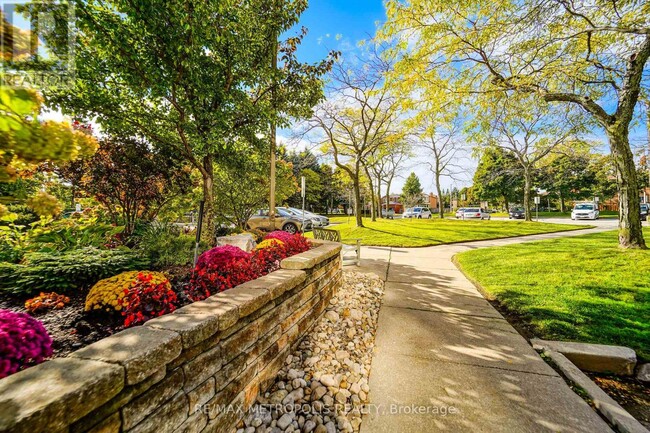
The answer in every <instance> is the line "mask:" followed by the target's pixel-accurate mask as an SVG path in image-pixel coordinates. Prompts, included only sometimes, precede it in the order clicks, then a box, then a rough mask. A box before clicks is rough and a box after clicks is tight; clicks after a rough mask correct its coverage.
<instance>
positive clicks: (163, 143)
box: [32, 0, 332, 239]
mask: <svg viewBox="0 0 650 433" xmlns="http://www.w3.org/2000/svg"><path fill="white" fill-rule="evenodd" d="M185 6H187V7H185ZM189 6H190V5H181V4H178V3H174V2H168V1H163V0H154V1H151V2H148V3H147V4H146V7H143V5H142V4H139V3H131V2H121V1H107V2H76V7H77V8H78V13H77V14H76V17H77V21H76V23H75V24H76V29H77V31H78V37H77V38H76V41H77V45H76V46H75V50H74V53H75V56H74V61H75V67H76V74H75V75H76V78H77V80H76V82H75V83H74V85H73V88H72V89H70V88H69V87H68V86H62V87H59V88H48V89H47V92H46V96H47V98H48V102H50V103H52V104H53V105H56V106H59V107H62V108H63V109H64V110H65V111H71V112H74V113H76V114H77V115H81V116H84V117H87V118H97V120H98V122H99V123H101V125H102V129H103V130H104V131H106V132H107V133H109V134H114V135H116V136H139V137H143V138H144V139H146V140H147V142H148V143H149V144H151V145H153V146H155V147H157V148H161V149H165V150H166V151H168V152H170V153H172V154H176V155H180V156H182V157H183V158H185V160H186V161H187V162H188V163H190V164H192V166H193V167H194V168H195V169H196V170H198V171H199V172H200V173H201V177H202V180H203V184H202V187H203V194H204V199H205V200H206V204H205V213H206V216H207V218H206V226H205V227H204V234H205V237H206V239H211V238H213V235H214V233H213V232H214V227H213V220H212V216H213V210H214V208H215V206H214V199H213V194H212V191H211V188H212V183H213V182H212V179H213V166H214V165H215V164H219V165H228V163H229V160H230V157H231V155H232V154H233V153H234V152H233V150H234V149H233V147H236V145H233V143H235V142H236V141H237V140H236V138H237V137H245V138H248V139H251V138H253V137H254V136H255V133H257V132H262V131H268V125H269V122H271V121H273V122H274V123H275V124H277V125H280V126H286V125H288V123H289V121H290V119H292V118H300V117H305V116H308V115H309V114H310V112H311V108H312V107H313V106H314V105H315V104H316V103H318V102H319V101H320V100H321V99H322V98H323V90H322V82H321V77H322V75H323V74H324V73H325V72H326V71H327V70H328V69H329V68H330V67H331V62H332V59H327V60H324V61H322V62H318V63H316V64H306V63H302V62H300V61H298V59H297V56H296V54H297V49H298V47H299V45H300V43H301V41H302V38H303V37H304V33H300V34H298V35H292V36H289V37H288V38H286V39H285V40H280V41H279V42H278V37H279V36H281V35H285V34H286V33H288V32H290V29H292V28H293V27H294V26H295V24H296V23H297V22H298V20H299V17H300V14H301V13H302V12H303V11H304V10H305V8H306V7H307V3H306V2H305V1H293V0H280V1H277V2H273V3H272V4H270V3H269V2H268V1H267V0H252V1H248V2H246V3H245V4H241V5H240V4H238V3H233V2H229V1H227V2H223V1H207V2H198V3H194V4H192V5H191V7H189ZM33 8H34V9H43V8H46V9H49V10H50V11H51V12H52V14H53V15H54V16H55V17H56V18H58V19H60V20H61V21H64V22H66V23H67V21H66V19H67V16H61V15H60V14H59V15H57V14H56V8H54V7H52V5H51V3H49V2H39V3H38V4H37V5H34V6H33ZM35 12H37V11H33V12H32V13H35ZM60 28H61V29H67V26H64V25H62V26H60ZM57 30H59V27H57V28H55V29H54V31H55V33H52V34H45V35H44V37H45V39H46V40H47V42H48V45H49V46H50V47H52V48H53V50H54V51H55V52H65V51H67V50H68V46H67V38H65V37H63V35H61V34H59V33H57ZM61 31H63V30H61ZM134 47H146V49H134ZM273 59H277V66H276V65H274V63H275V62H274V61H272V60H273ZM107 83H110V85H107ZM251 141H252V140H251ZM255 144H256V145H257V146H259V147H265V148H268V142H263V141H261V140H258V141H256V142H255Z"/></svg>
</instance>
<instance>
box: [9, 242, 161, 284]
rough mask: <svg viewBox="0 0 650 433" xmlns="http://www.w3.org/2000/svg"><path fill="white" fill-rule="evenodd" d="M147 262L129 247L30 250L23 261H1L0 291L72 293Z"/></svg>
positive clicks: (140, 267) (141, 267)
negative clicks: (55, 251)
mask: <svg viewBox="0 0 650 433" xmlns="http://www.w3.org/2000/svg"><path fill="white" fill-rule="evenodd" d="M148 264H149V262H148V260H146V259H144V258H142V257H141V256H140V254H138V253H137V252H135V251H132V250H130V249H128V248H116V249H112V250H100V249H98V248H93V247H87V248H80V249H77V250H73V251H65V252H60V253H27V254H25V257H24V259H23V261H22V262H21V263H20V264H12V263H4V262H0V291H6V292H10V293H14V294H32V293H38V292H45V291H56V292H70V291H73V290H75V289H77V288H84V287H90V286H92V285H93V284H95V283H96V282H97V281H99V280H100V279H102V278H107V277H110V276H112V275H115V274H118V273H120V272H123V271H130V270H136V269H143V268H146V267H147V266H148Z"/></svg>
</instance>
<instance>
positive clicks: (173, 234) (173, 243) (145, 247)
mask: <svg viewBox="0 0 650 433" xmlns="http://www.w3.org/2000/svg"><path fill="white" fill-rule="evenodd" d="M194 246H195V236H193V235H188V234H184V233H181V230H180V229H179V228H178V227H176V226H174V225H172V224H166V223H159V222H154V223H151V224H149V225H147V226H146V227H143V228H141V229H140V230H139V233H138V247H139V248H140V250H141V251H142V254H143V255H144V256H145V257H147V258H149V260H150V261H151V268H152V269H163V268H167V267H171V266H187V265H191V264H192V260H193V259H194ZM207 249H208V245H207V244H205V243H204V242H201V244H200V245H199V254H200V253H202V252H203V251H205V250H207Z"/></svg>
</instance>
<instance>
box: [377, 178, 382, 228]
mask: <svg viewBox="0 0 650 433" xmlns="http://www.w3.org/2000/svg"><path fill="white" fill-rule="evenodd" d="M377 218H382V214H381V179H379V178H377Z"/></svg>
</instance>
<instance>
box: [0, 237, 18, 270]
mask: <svg viewBox="0 0 650 433" xmlns="http://www.w3.org/2000/svg"><path fill="white" fill-rule="evenodd" d="M22 258H23V252H22V250H21V249H20V248H18V247H17V246H15V245H12V244H11V243H10V242H8V241H7V240H6V239H3V238H2V235H0V262H9V263H18V262H19V261H20V260H21V259H22Z"/></svg>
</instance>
